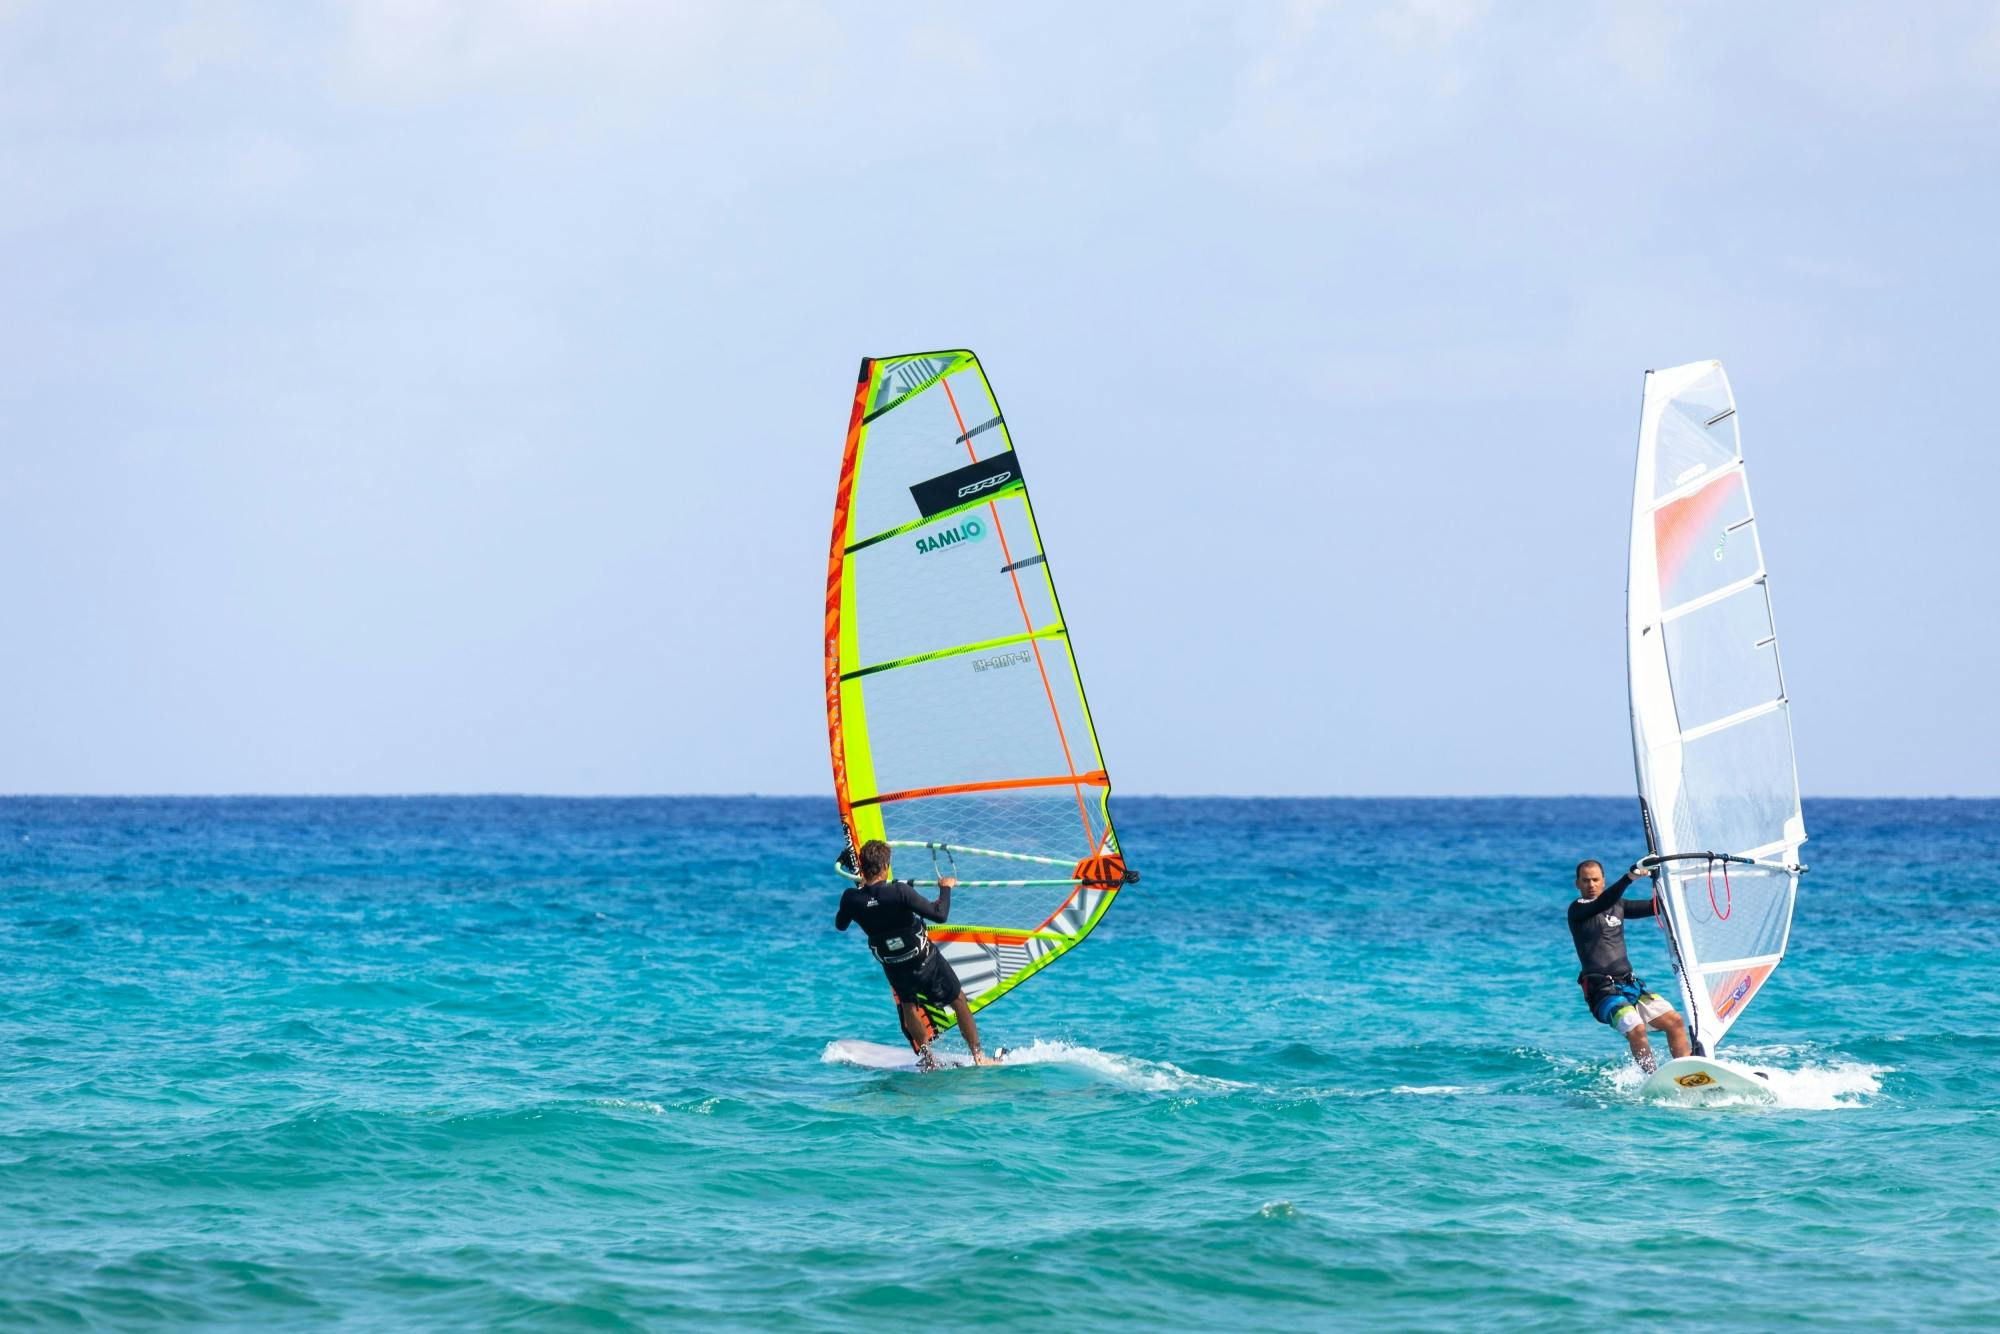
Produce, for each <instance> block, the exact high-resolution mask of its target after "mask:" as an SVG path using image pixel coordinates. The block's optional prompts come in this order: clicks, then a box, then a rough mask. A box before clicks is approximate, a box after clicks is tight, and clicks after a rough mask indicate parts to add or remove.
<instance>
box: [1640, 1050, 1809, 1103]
mask: <svg viewBox="0 0 2000 1334" xmlns="http://www.w3.org/2000/svg"><path fill="white" fill-rule="evenodd" d="M1639 1096H1640V1097H1642V1098H1650V1099H1652V1100H1654V1101H1656V1102H1684V1103H1693V1104H1695V1105H1700V1104H1702V1103H1707V1102H1753V1101H1754V1102H1776V1101H1777V1095H1776V1094H1774V1093H1772V1092H1771V1085H1770V1082H1769V1079H1768V1077H1767V1076H1765V1075H1764V1074H1763V1073H1762V1072H1761V1071H1757V1070H1752V1069H1751V1068H1750V1067H1749V1066H1747V1065H1737V1064H1735V1063H1734V1062H1732V1061H1717V1060H1712V1059H1711V1058H1709V1057H1706V1056H1676V1057H1675V1058H1674V1059H1673V1060H1671V1061H1668V1062H1667V1063H1666V1064H1665V1065H1663V1066H1661V1067H1660V1068H1659V1069H1658V1070H1655V1071H1654V1072H1653V1073H1652V1075H1650V1076H1649V1077H1648V1078H1647V1080H1646V1082H1645V1083H1644V1084H1643V1085H1641V1086H1640V1089H1639Z"/></svg>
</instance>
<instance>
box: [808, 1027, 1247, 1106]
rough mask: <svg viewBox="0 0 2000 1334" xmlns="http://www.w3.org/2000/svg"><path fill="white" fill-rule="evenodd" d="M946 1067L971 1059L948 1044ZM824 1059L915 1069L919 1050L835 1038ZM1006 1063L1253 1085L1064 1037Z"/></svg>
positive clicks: (1214, 1089) (1194, 1083) (1199, 1086)
mask: <svg viewBox="0 0 2000 1334" xmlns="http://www.w3.org/2000/svg"><path fill="white" fill-rule="evenodd" d="M937 1055H938V1064H939V1065H942V1066H952V1067H957V1066H967V1065H970V1064H971V1061H972V1058H971V1057H969V1056H968V1055H966V1054H965V1053H964V1052H963V1051H952V1050H950V1049H949V1048H946V1049H943V1050H941V1051H939V1052H938V1053H937ZM820 1060H822V1061H824V1062H826V1063H827V1064H829V1065H853V1066H859V1067H861V1068H862V1069H864V1070H915V1069H916V1068H917V1058H916V1054H915V1053H914V1052H912V1051H911V1050H910V1049H909V1048H908V1047H890V1046H886V1045H884V1044H882V1043H879V1042H864V1041H862V1040H861V1039H859V1038H836V1039H835V1040H834V1041H832V1042H829V1043H827V1044H826V1049H825V1050H824V1051H822V1052H821V1053H820ZM1000 1064H1002V1065H1064V1066H1069V1067H1072V1068H1074V1069H1079V1070H1084V1071H1088V1072H1089V1073H1091V1074H1093V1075H1097V1076H1099V1077H1101V1078H1103V1079H1106V1080H1108V1081H1110V1082H1111V1083H1114V1084H1121V1085H1123V1086H1124V1087H1126V1088H1130V1089H1136V1090H1138V1091H1139V1092H1142V1093H1187V1092H1204V1093H1224V1092H1229V1091H1231V1090H1235V1089H1243V1088H1248V1087H1250V1086H1249V1085H1248V1084H1239V1083H1237V1082H1235V1081H1234V1080H1229V1079H1215V1078H1212V1077H1210V1076H1208V1075H1197V1074H1193V1073H1191V1072H1189V1071H1186V1070H1183V1069H1181V1068H1180V1067H1179V1066H1177V1065H1174V1064H1172V1063H1170V1062H1167V1061H1147V1060H1141V1059H1140V1058H1139V1057H1136V1056H1120V1055H1119V1054H1118V1053H1116V1052H1108V1051H1099V1050H1098V1049H1097V1048H1095V1047H1080V1046H1078V1045H1076V1044H1075V1043H1073V1042H1064V1041H1062V1040H1060V1039H1050V1038H1037V1039H1035V1040H1034V1041H1033V1042H1030V1043H1028V1044H1027V1045H1026V1046H1022V1047H1009V1048H1007V1049H1006V1053H1005V1055H1003V1056H1002V1057H1001V1058H1000Z"/></svg>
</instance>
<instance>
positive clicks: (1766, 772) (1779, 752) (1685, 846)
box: [1675, 707, 1799, 874]
mask: <svg viewBox="0 0 2000 1334" xmlns="http://www.w3.org/2000/svg"><path fill="white" fill-rule="evenodd" d="M1798 809H1799V793H1798V777H1797V773H1796V771H1795V770H1794V768H1793V764H1792V724H1791V717H1790V710H1789V709H1786V708H1783V707H1780V708H1777V709H1774V710H1772V711H1771V712H1770V713H1766V714H1760V715H1758V716H1757V717H1755V718H1751V719H1748V720H1747V721H1744V722H1741V723H1737V724H1734V725H1733V726H1730V727H1725V728H1723V729H1722V730H1721V731H1719V732H1711V733H1709V734H1708V735H1707V736H1703V737H1697V738H1696V739H1694V740H1692V741H1689V742H1686V743H1684V744H1683V745H1682V747H1681V798H1680V803H1679V809H1677V810H1676V812H1675V827H1676V834H1677V837H1679V838H1680V839H1681V845H1680V847H1679V848H1678V849H1677V851H1682V852H1733V853H1737V854H1743V853H1747V852H1749V851H1751V850H1752V849H1754V848H1761V847H1765V846H1768V845H1770V844H1773V843H1778V842H1781V841H1782V840H1783V839H1784V836H1785V821H1786V820H1788V819H1790V818H1791V817H1792V816H1794V815H1796V814H1797V813H1798ZM1732 874H1733V872H1732Z"/></svg>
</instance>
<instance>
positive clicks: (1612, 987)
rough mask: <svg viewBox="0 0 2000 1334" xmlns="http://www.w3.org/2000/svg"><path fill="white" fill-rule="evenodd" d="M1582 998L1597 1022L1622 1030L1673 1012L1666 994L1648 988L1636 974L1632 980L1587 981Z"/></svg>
mask: <svg viewBox="0 0 2000 1334" xmlns="http://www.w3.org/2000/svg"><path fill="white" fill-rule="evenodd" d="M1583 998H1584V1001H1585V1003H1586V1004H1588V1005H1589V1006H1590V1013H1591V1016H1592V1017H1593V1018H1595V1019H1596V1020H1597V1022H1598V1023H1600V1024H1608V1025H1610V1026H1611V1027H1612V1028H1615V1029H1617V1030H1618V1031H1619V1032H1620V1033H1630V1032H1631V1031H1632V1030H1633V1029H1635V1028H1637V1027H1639V1026H1640V1025H1641V1024H1644V1023H1645V1022H1647V1021H1648V1020H1650V1019H1657V1018H1659V1017H1660V1016H1661V1015H1663V1014H1671V1013H1672V1012H1673V1008H1674V1007H1673V1006H1672V1005H1670V1004H1668V1002H1667V999H1666V997H1664V996H1661V995H1659V994H1658V993H1656V992H1651V991H1648V990H1646V984H1645V983H1644V982H1641V981H1640V980H1639V979H1638V978H1636V977H1635V978H1633V979H1632V980H1631V981H1630V982H1610V983H1605V982H1599V983H1598V984H1597V985H1596V986H1595V987H1593V986H1591V985H1590V984H1589V983H1587V982H1586V983H1585V984H1584V990H1583Z"/></svg>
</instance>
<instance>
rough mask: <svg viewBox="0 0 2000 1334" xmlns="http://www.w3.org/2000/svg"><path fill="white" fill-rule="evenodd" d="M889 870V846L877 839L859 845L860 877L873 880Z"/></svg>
mask: <svg viewBox="0 0 2000 1334" xmlns="http://www.w3.org/2000/svg"><path fill="white" fill-rule="evenodd" d="M888 869H889V845H888V844H887V843H884V842H883V841H882V840H881V839H879V838H871V839H869V840H868V841H867V842H866V843H863V844H862V845H861V875H862V878H863V879H867V880H873V879H874V878H875V877H876V876H878V875H881V874H882V873H883V872H885V871H887V870H888Z"/></svg>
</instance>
